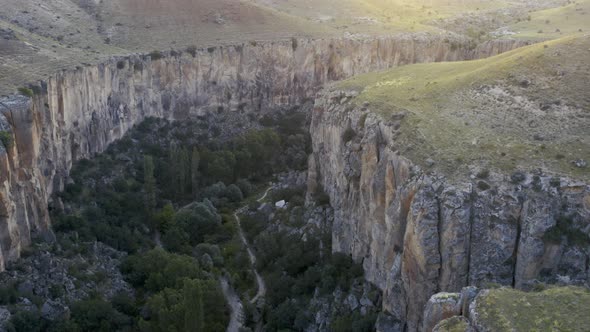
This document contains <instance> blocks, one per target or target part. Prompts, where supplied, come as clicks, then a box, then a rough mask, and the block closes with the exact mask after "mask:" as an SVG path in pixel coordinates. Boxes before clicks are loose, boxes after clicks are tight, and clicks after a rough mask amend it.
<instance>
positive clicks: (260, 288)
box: [234, 187, 272, 303]
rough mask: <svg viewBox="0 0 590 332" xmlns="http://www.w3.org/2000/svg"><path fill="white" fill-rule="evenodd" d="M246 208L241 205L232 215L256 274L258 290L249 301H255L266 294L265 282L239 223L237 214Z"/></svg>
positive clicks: (267, 190) (259, 199)
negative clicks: (257, 268)
mask: <svg viewBox="0 0 590 332" xmlns="http://www.w3.org/2000/svg"><path fill="white" fill-rule="evenodd" d="M271 189H272V187H269V188H268V189H266V191H265V192H264V194H263V195H262V196H260V198H258V199H257V200H256V201H257V202H262V200H264V199H265V198H266V196H267V195H268V193H269V191H270V190H271ZM246 208H248V207H247V206H243V207H242V208H240V209H238V210H237V211H236V212H235V213H234V217H235V218H236V222H237V223H238V233H239V234H240V239H241V240H242V243H243V244H244V247H246V251H248V257H250V265H252V271H254V276H256V283H257V284H258V292H256V295H255V296H254V297H253V298H252V300H250V303H256V301H258V300H259V299H261V298H262V299H263V298H264V295H265V294H266V284H265V283H264V279H262V277H261V276H260V274H259V273H258V270H256V255H254V251H253V250H252V247H251V246H250V244H249V243H248V240H247V239H246V236H244V231H243V230H242V224H241V223H240V217H239V216H238V215H239V214H240V213H241V212H242V211H244V209H246Z"/></svg>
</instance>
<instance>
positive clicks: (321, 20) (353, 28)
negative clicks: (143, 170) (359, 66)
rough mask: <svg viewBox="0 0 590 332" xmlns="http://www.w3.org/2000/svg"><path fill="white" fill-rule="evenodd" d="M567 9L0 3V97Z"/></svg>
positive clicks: (162, 0) (473, 3) (214, 1)
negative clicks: (123, 72) (111, 63)
mask: <svg viewBox="0 0 590 332" xmlns="http://www.w3.org/2000/svg"><path fill="white" fill-rule="evenodd" d="M563 2H565V1H558V0H543V1H535V2H530V1H510V2H507V1H502V2H494V4H492V2H490V1H483V0H456V1H440V2H438V1H435V2H431V1H424V3H422V2H420V3H414V2H412V3H411V4H410V3H407V2H403V1H397V0H396V1H393V2H392V1H383V0H368V1H356V0H343V1H334V0H317V1H316V0H314V1H307V0H297V1H270V0H257V1H253V0H250V1H246V0H198V1H195V0H122V1H114V0H103V1H95V0H46V1H20V0H0V63H2V65H1V66H0V95H9V94H12V93H15V92H16V89H17V88H19V87H22V86H23V85H25V84H28V83H31V82H34V81H37V80H41V79H46V78H47V77H48V76H50V75H52V74H54V73H55V72H57V71H59V70H62V69H70V70H71V69H73V68H76V67H77V66H87V65H90V64H96V63H99V62H102V61H106V60H107V59H108V58H109V57H110V56H113V55H128V54H130V53H136V52H139V53H147V52H150V51H153V50H159V51H164V50H168V49H171V48H172V49H176V50H182V49H186V48H187V47H193V46H195V45H196V46H198V47H205V46H212V45H234V44H239V43H244V42H252V43H255V41H256V40H258V41H260V40H281V39H288V38H291V37H293V36H295V37H298V38H335V37H342V36H350V35H357V36H363V37H370V36H383V35H389V34H392V33H400V32H420V31H422V32H423V31H431V32H444V30H445V24H437V25H436V27H434V26H432V25H430V24H429V23H428V22H425V21H427V20H432V19H434V18H441V19H442V18H449V17H454V16H456V15H458V14H459V13H463V12H469V13H470V15H472V16H473V17H478V18H479V17H495V16H496V12H497V11H498V10H500V9H499V7H502V8H507V9H502V10H504V11H505V12H510V13H511V12H512V11H513V10H514V11H516V12H521V11H523V10H524V11H526V10H532V9H538V8H546V7H554V6H558V5H560V4H561V3H563ZM478 9H481V10H478ZM484 9H485V10H484ZM509 16H510V15H509ZM510 17H512V16H510ZM511 20H512V18H511Z"/></svg>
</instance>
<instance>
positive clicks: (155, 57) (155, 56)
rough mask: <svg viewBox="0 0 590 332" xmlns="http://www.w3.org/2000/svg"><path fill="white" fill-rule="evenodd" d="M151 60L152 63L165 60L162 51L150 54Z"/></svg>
mask: <svg viewBox="0 0 590 332" xmlns="http://www.w3.org/2000/svg"><path fill="white" fill-rule="evenodd" d="M149 56H150V58H151V59H152V61H154V60H160V59H162V58H163V56H162V53H161V52H160V51H152V52H151V53H150V54H149Z"/></svg>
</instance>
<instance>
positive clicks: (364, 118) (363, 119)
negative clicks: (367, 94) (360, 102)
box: [359, 113, 369, 128]
mask: <svg viewBox="0 0 590 332" xmlns="http://www.w3.org/2000/svg"><path fill="white" fill-rule="evenodd" d="M367 115H369V114H368V113H365V114H363V115H361V117H360V118H359V128H365V122H367Z"/></svg>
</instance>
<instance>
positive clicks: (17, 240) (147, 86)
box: [0, 34, 524, 270]
mask: <svg viewBox="0 0 590 332" xmlns="http://www.w3.org/2000/svg"><path fill="white" fill-rule="evenodd" d="M449 38H450V40H449ZM522 44H524V43H523V42H520V41H496V42H489V43H486V44H482V45H479V46H478V47H476V48H473V47H470V46H469V43H468V41H466V40H461V39H457V38H452V37H448V38H445V37H444V36H433V35H427V34H415V35H402V36H397V37H391V38H383V39H371V40H355V39H335V40H294V39H293V40H288V41H276V42H264V43H254V42H252V43H247V44H242V45H236V46H232V47H212V48H208V49H199V50H194V49H192V50H191V49H189V50H187V51H185V52H176V51H170V52H165V53H158V52H154V53H151V54H150V55H131V56H129V57H125V58H112V59H111V60H109V61H108V62H106V63H102V64H99V65H97V66H86V67H78V68H76V69H73V70H69V71H62V72H59V73H56V74H54V75H52V76H50V77H49V78H48V79H47V80H46V81H43V82H39V83H37V84H34V85H31V86H30V87H31V91H32V92H34V95H33V97H32V98H27V97H11V98H5V99H3V100H0V111H1V112H0V130H1V131H2V134H3V137H5V138H6V139H4V140H3V144H2V145H0V171H1V172H0V245H1V247H2V250H0V270H2V269H3V268H4V264H5V262H7V261H12V260H14V259H16V258H18V257H19V253H20V250H21V248H22V247H24V246H26V245H27V244H28V243H30V239H31V234H33V233H37V234H41V235H47V236H51V232H50V231H49V229H50V227H49V225H50V220H49V216H48V211H47V204H48V201H49V200H50V196H51V194H52V193H54V192H56V191H59V190H61V189H63V187H64V184H65V183H66V181H67V177H68V171H69V169H70V167H71V165H72V162H73V161H75V160H78V159H81V158H88V157H91V156H93V155H94V154H96V153H99V152H101V151H103V150H104V149H105V148H106V147H107V146H108V145H109V143H111V142H113V141H114V140H116V139H119V138H120V137H121V136H122V135H123V134H125V132H126V131H127V130H128V129H129V128H131V127H132V126H133V125H135V124H137V123H138V122H140V121H141V120H143V119H144V118H146V117H149V116H155V117H165V118H169V119H182V118H183V117H186V116H189V115H199V114H203V112H222V111H224V110H232V111H236V112H248V111H256V110H260V109H265V108H272V107H273V106H277V105H287V104H289V105H296V104H298V103H300V102H302V101H304V100H306V99H309V98H311V97H313V96H314V94H315V93H316V92H317V91H318V89H319V88H320V87H321V86H322V85H323V84H324V83H326V82H328V81H332V80H339V79H343V78H346V77H349V76H352V75H355V74H359V73H365V72H369V71H375V70H380V69H385V68H389V67H393V66H399V65H404V64H409V63H416V62H433V61H452V60H463V59H472V58H479V57H484V56H489V55H492V54H496V53H499V52H502V51H505V50H508V49H511V48H514V47H518V46H521V45H522Z"/></svg>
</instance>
